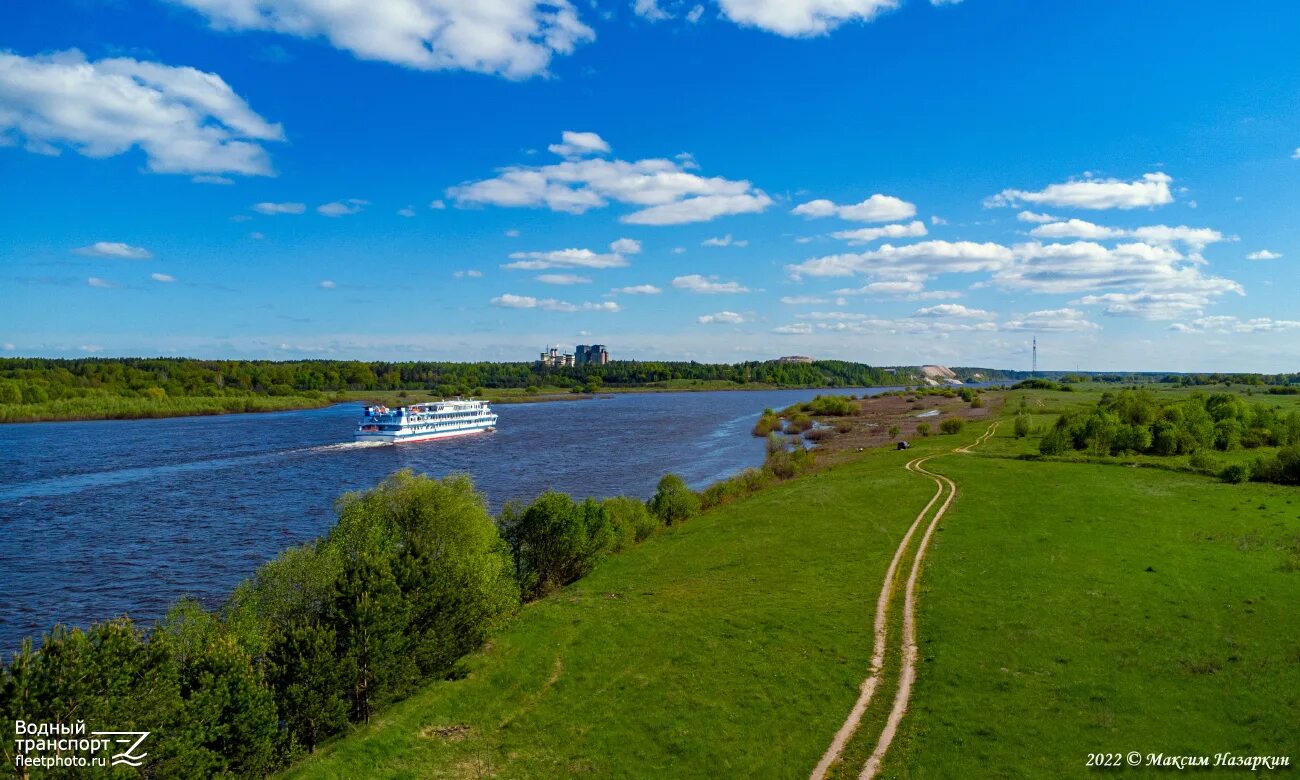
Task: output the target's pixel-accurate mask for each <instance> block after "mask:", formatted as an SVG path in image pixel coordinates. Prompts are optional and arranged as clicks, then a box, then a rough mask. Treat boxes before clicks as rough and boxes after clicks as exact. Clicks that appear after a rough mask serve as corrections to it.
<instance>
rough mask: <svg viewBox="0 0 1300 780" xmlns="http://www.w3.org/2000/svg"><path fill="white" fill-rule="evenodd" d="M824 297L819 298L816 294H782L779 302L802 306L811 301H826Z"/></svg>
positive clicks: (811, 302)
mask: <svg viewBox="0 0 1300 780" xmlns="http://www.w3.org/2000/svg"><path fill="white" fill-rule="evenodd" d="M826 302H827V300H826V299H825V298H819V297H818V296H816V295H786V296H782V298H781V303H784V304H786V305H789V306H802V305H806V304H813V303H826Z"/></svg>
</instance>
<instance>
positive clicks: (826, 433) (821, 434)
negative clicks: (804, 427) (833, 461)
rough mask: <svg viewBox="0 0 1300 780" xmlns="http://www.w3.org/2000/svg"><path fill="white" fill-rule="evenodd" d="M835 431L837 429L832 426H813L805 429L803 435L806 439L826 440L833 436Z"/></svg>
mask: <svg viewBox="0 0 1300 780" xmlns="http://www.w3.org/2000/svg"><path fill="white" fill-rule="evenodd" d="M836 433H837V431H836V430H835V429H834V428H813V429H812V430H810V431H806V432H805V433H804V435H803V437H804V438H805V439H807V440H808V441H826V440H827V439H833V438H835V436H836Z"/></svg>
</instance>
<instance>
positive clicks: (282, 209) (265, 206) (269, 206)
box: [253, 203, 307, 215]
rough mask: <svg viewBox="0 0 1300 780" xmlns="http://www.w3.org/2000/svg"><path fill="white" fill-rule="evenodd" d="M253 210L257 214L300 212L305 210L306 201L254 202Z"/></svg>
mask: <svg viewBox="0 0 1300 780" xmlns="http://www.w3.org/2000/svg"><path fill="white" fill-rule="evenodd" d="M253 211H256V212H257V213H258V214H267V215H275V214H302V213H304V212H306V211H307V204H306V203H254V204H253Z"/></svg>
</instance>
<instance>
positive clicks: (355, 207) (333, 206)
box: [316, 198, 414, 217]
mask: <svg viewBox="0 0 1300 780" xmlns="http://www.w3.org/2000/svg"><path fill="white" fill-rule="evenodd" d="M369 205H370V201H368V200H358V199H357V198H348V200H347V201H346V202H343V201H337V200H336V201H334V202H332V203H325V204H323V205H320V206H317V207H316V211H317V213H319V214H322V215H324V216H327V217H345V216H347V215H349V214H357V213H360V211H361V209H362V208H364V207H366V206H369ZM412 216H414V213H412Z"/></svg>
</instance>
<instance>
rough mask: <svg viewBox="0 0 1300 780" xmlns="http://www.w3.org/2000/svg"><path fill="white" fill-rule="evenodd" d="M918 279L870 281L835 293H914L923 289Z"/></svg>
mask: <svg viewBox="0 0 1300 780" xmlns="http://www.w3.org/2000/svg"><path fill="white" fill-rule="evenodd" d="M924 287H925V286H924V284H922V282H921V280H920V279H894V280H891V281H887V282H871V283H869V284H865V285H863V286H861V287H854V288H848V287H845V288H842V289H839V290H836V291H835V294H836V295H916V294H918V293H920V292H921V290H923V289H924Z"/></svg>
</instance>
